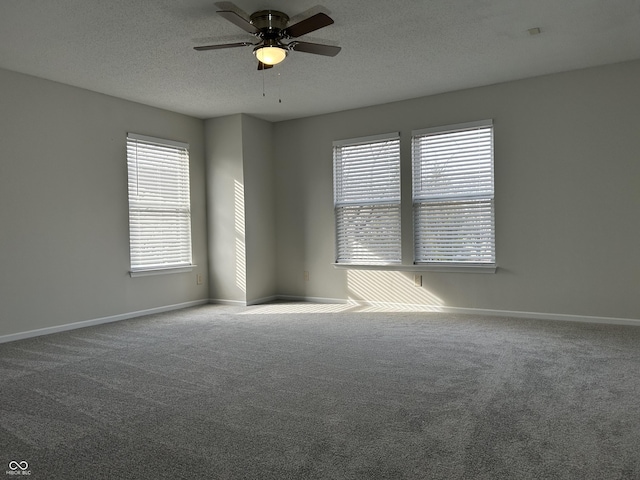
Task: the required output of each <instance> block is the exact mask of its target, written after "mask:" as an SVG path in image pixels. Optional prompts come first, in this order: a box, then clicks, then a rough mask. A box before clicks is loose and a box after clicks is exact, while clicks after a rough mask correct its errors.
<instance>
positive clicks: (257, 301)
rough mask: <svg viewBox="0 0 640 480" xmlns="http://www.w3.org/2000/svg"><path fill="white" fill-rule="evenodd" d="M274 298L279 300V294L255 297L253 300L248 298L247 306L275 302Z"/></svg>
mask: <svg viewBox="0 0 640 480" xmlns="http://www.w3.org/2000/svg"><path fill="white" fill-rule="evenodd" d="M274 300H278V296H277V295H270V296H268V297H262V298H254V299H253V300H247V306H250V305H260V304H263V303H269V302H273V301H274Z"/></svg>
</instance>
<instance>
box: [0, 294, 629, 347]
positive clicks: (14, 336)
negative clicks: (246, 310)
mask: <svg viewBox="0 0 640 480" xmlns="http://www.w3.org/2000/svg"><path fill="white" fill-rule="evenodd" d="M274 300H285V301H290V302H309V303H318V304H353V305H354V306H361V307H378V308H388V309H389V310H390V311H393V308H394V307H395V308H397V309H398V310H401V311H411V310H415V311H420V312H444V313H458V314H466V315H484V316H494V317H510V318H531V319H537V320H555V321H564V322H583V323H600V324H607V325H632V326H637V327H640V319H633V318H617V317H600V316H591V315H571V314H564V313H541V312H524V311H516V310H489V309H482V308H462V307H446V306H445V307H439V306H433V307H431V306H428V305H411V304H403V303H393V304H391V303H386V302H363V301H354V300H346V299H343V298H325V297H307V296H299V295H274V296H269V297H264V298H259V299H254V300H251V301H250V302H249V303H248V302H243V301H241V300H223V299H208V300H195V301H192V302H184V303H178V304H174V305H165V306H162V307H156V308H149V309H146V310H138V311H135V312H128V313H121V314H119V315H111V316H108V317H101V318H94V319H91V320H83V321H80V322H74V323H67V324H64V325H56V326H53V327H45V328H38V329H36V330H29V331H26V332H18V333H11V334H8V335H0V343H6V342H13V341H15V340H22V339H25V338H32V337H38V336H41V335H49V334H51V333H58V332H64V331H67V330H75V329H77V328H84V327H91V326H94V325H101V324H103V323H110V322H117V321H120V320H127V319H130V318H136V317H142V316H144V315H151V314H154V313H162V312H169V311H172V310H180V309H183V308H188V307H195V306H198V305H205V304H207V303H214V304H220V305H235V306H242V307H244V306H249V305H259V304H263V303H268V302H271V301H274Z"/></svg>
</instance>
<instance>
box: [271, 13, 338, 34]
mask: <svg viewBox="0 0 640 480" xmlns="http://www.w3.org/2000/svg"><path fill="white" fill-rule="evenodd" d="M332 23H333V20H332V19H331V17H330V16H329V15H327V14H326V13H316V14H315V15H312V16H310V17H309V18H307V19H305V20H301V21H300V22H298V23H294V24H293V25H291V26H290V27H287V28H285V29H284V31H283V32H284V34H285V36H287V37H291V38H296V37H300V36H302V35H306V34H307V33H309V32H313V31H314V30H318V29H319V28H322V27H326V26H327V25H331V24H332Z"/></svg>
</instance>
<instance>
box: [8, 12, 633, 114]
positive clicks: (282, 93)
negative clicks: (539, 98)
mask: <svg viewBox="0 0 640 480" xmlns="http://www.w3.org/2000/svg"><path fill="white" fill-rule="evenodd" d="M316 1H322V5H321V6H319V5H318V4H316V3H315V2H316ZM223 3H224V2H218V3H214V2H213V1H210V0H180V1H176V0H127V1H122V0H1V2H0V67H1V68H6V69H9V70H14V71H18V72H23V73H27V74H31V75H35V76H38V77H43V78H47V79H51V80H55V81H58V82H62V83H66V84H70V85H75V86H78V87H82V88H86V89H89V90H93V91H96V92H101V93H105V94H109V95H114V96H117V97H120V98H125V99H128V100H133V101H137V102H140V103H144V104H147V105H153V106H157V107H161V108H166V109H169V110H173V111H176V112H182V113H186V114H189V115H193V116H196V117H200V118H210V117H217V116H222V115H228V114H233V113H248V114H251V115H255V116H257V117H260V118H264V119H267V120H283V119H290V118H296V117H304V116H309V115H316V114H320V113H327V112H333V111H339V110H346V109H350V108H356V107H362V106H367V105H374V104H380V103H386V102H391V101H396V100H402V99H407V98H414V97H420V96H424V95H430V94H435V93H441V92H446V91H451V90H458V89H462V88H468V87H474V86H480V85H488V84H493V83H498V82H503V81H508V80H514V79H519V78H525V77H531V76H536V75H543V74H547V73H553V72H560V71H566V70H573V69H577V68H583V67H589V66H595V65H602V64H607V63H614V62H619V61H625V60H631V59H637V58H640V0H393V1H390V0H385V1H382V0H357V1H345V0H313V1H307V0H296V1H293V0H268V1H262V0H236V2H235V3H236V4H237V5H238V7H239V8H241V9H242V10H244V11H245V12H248V13H251V12H254V11H256V10H262V9H273V10H281V11H284V12H285V13H287V14H288V15H289V16H290V17H292V20H293V21H295V20H298V19H302V18H304V17H305V16H308V15H309V14H312V13H317V12H318V11H323V12H325V13H328V14H329V15H330V16H331V17H332V18H333V19H334V20H335V23H334V24H333V25H330V26H328V27H326V28H323V29H321V30H317V31H315V32H312V33H310V34H309V35H306V36H304V37H301V40H305V41H312V42H320V43H328V44H333V45H340V46H341V47H342V51H341V53H340V54H339V55H338V56H336V57H334V58H330V57H322V56H318V55H310V54H306V53H301V52H292V53H291V54H290V55H289V57H288V58H287V59H286V60H285V61H284V62H283V63H282V64H280V65H279V66H277V67H275V68H273V69H270V70H267V71H266V72H258V71H257V70H256V61H255V58H254V57H253V55H252V53H251V47H241V48H234V49H226V50H216V51H206V52H196V51H194V50H193V48H192V47H193V46H195V45H202V44H211V43H227V42H237V41H243V40H249V41H252V40H253V37H251V36H250V35H248V34H246V33H244V32H243V31H242V30H240V29H239V28H238V27H237V26H235V25H233V24H231V23H230V22H228V21H226V20H224V19H223V18H221V17H220V16H218V15H217V14H216V10H219V9H220V7H221V6H224V5H223ZM532 27H539V28H540V29H541V30H542V33H541V34H540V35H535V36H531V35H529V34H528V33H527V30H528V29H529V28H532ZM263 92H264V96H263ZM279 99H281V100H282V102H281V103H280V102H279Z"/></svg>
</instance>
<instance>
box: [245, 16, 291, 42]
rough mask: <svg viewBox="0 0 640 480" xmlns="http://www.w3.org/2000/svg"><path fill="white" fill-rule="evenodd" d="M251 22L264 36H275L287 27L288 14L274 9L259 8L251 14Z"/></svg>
mask: <svg viewBox="0 0 640 480" xmlns="http://www.w3.org/2000/svg"><path fill="white" fill-rule="evenodd" d="M250 19H251V24H252V25H254V26H255V27H256V28H257V29H259V30H260V31H261V32H262V33H263V35H265V38H277V36H278V35H279V33H280V32H281V31H282V30H284V29H285V28H286V27H287V23H289V16H288V15H286V14H285V13H282V12H278V11H276V10H260V11H259V12H256V13H254V14H252V15H251V17H250Z"/></svg>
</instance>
